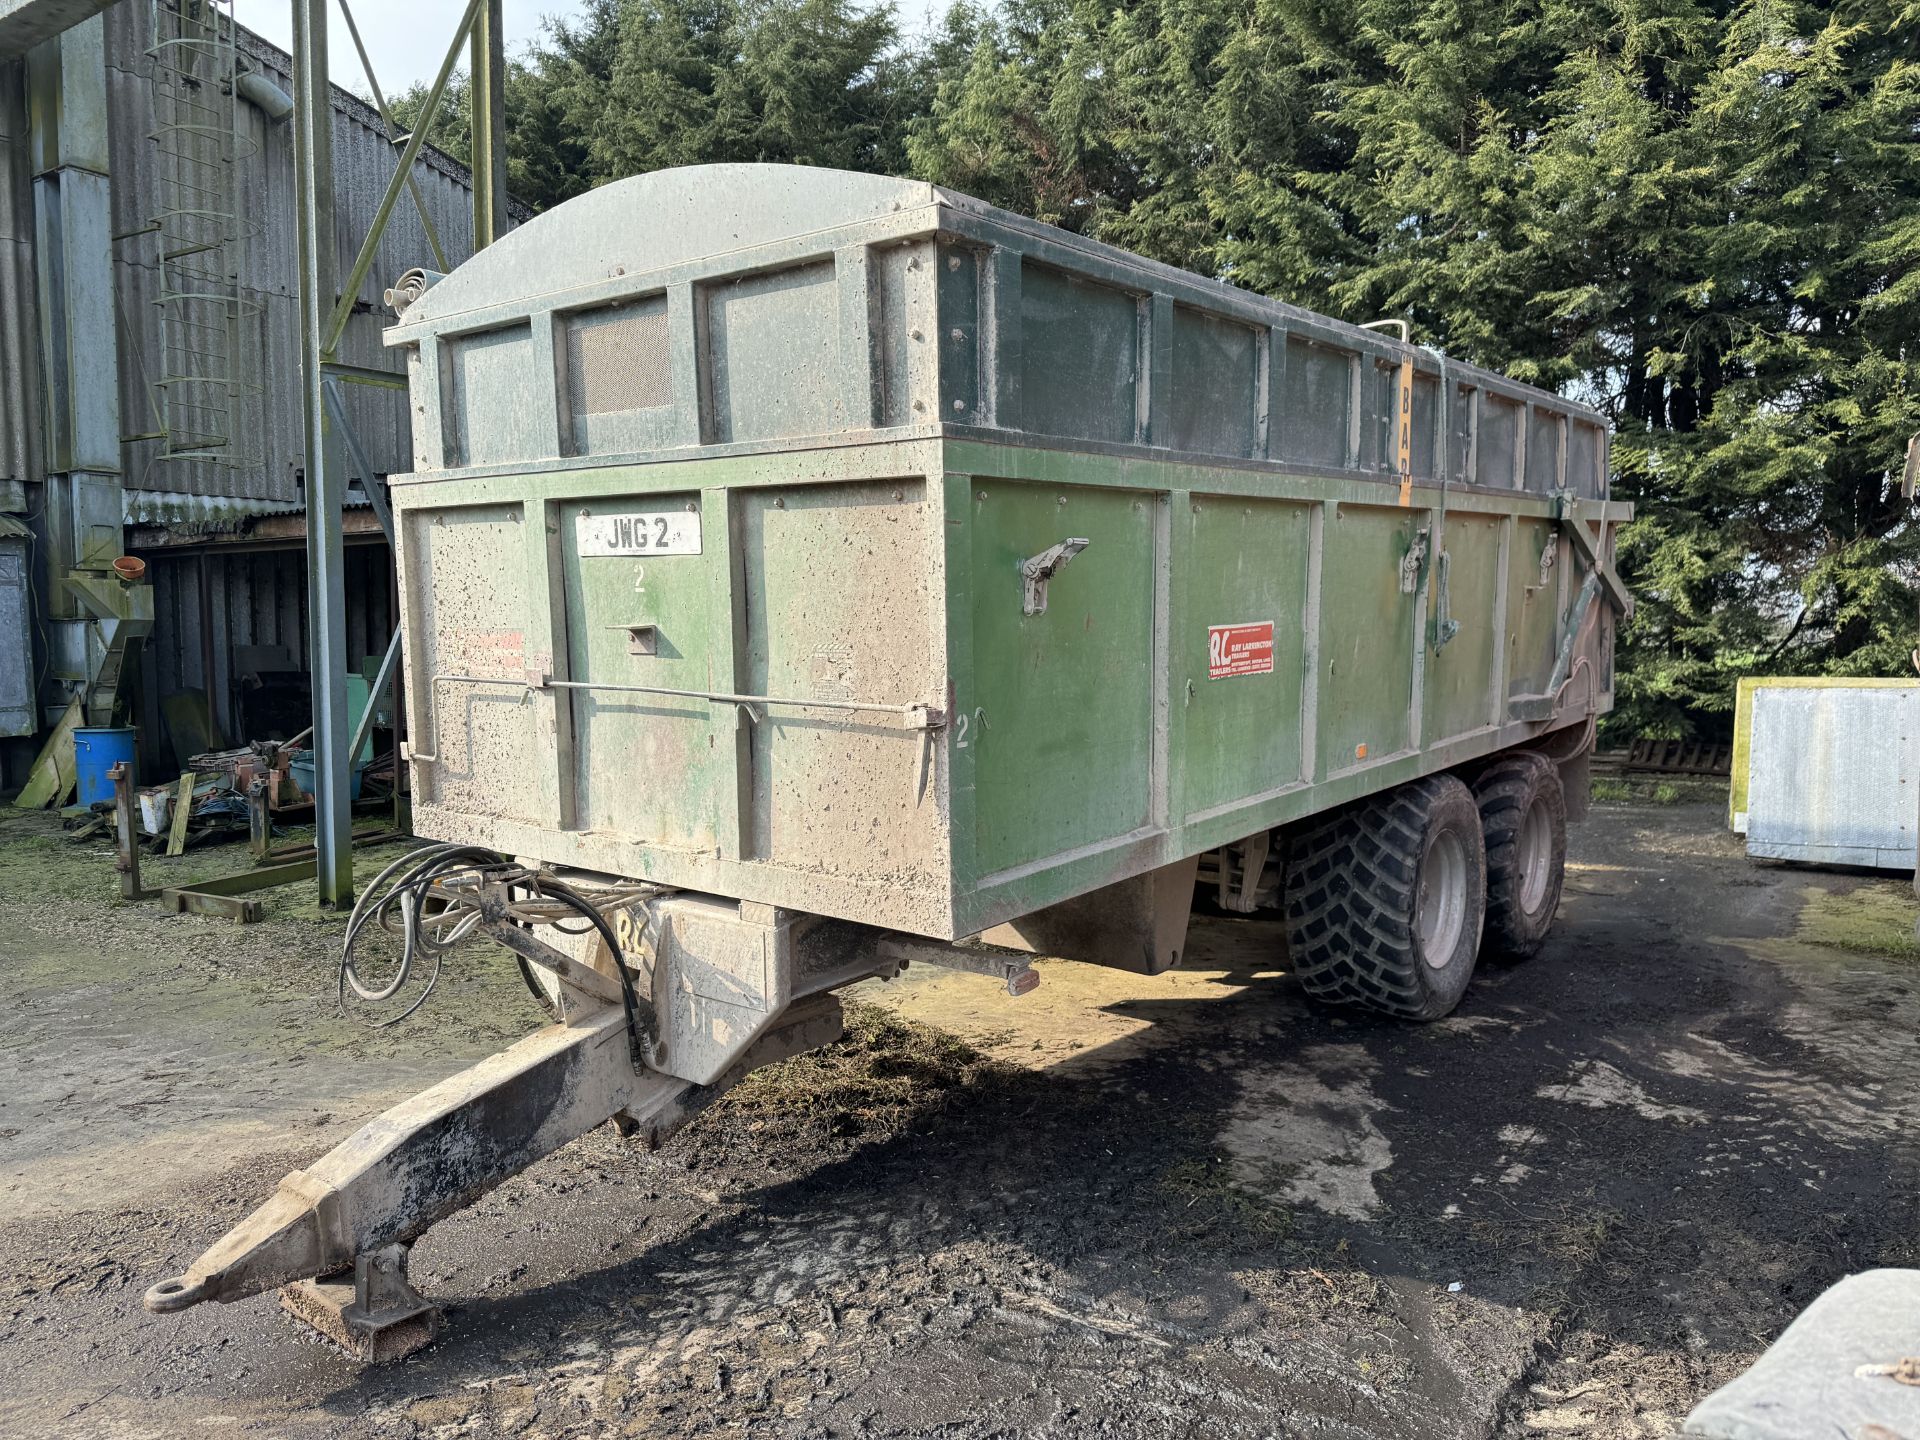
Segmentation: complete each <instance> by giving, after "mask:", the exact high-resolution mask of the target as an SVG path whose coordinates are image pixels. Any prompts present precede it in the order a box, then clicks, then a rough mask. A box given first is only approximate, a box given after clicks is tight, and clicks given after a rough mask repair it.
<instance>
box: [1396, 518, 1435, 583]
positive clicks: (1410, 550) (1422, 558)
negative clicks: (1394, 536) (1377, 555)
mask: <svg viewBox="0 0 1920 1440" xmlns="http://www.w3.org/2000/svg"><path fill="white" fill-rule="evenodd" d="M1427 533H1428V532H1427V527H1426V526H1424V525H1422V526H1421V527H1420V528H1419V529H1418V530H1416V531H1414V532H1413V543H1412V544H1411V545H1409V546H1408V547H1407V553H1406V554H1405V555H1402V556H1401V557H1400V593H1401V594H1402V595H1411V594H1413V592H1414V591H1415V590H1417V589H1418V588H1419V586H1420V567H1421V566H1422V565H1424V564H1426V563H1427Z"/></svg>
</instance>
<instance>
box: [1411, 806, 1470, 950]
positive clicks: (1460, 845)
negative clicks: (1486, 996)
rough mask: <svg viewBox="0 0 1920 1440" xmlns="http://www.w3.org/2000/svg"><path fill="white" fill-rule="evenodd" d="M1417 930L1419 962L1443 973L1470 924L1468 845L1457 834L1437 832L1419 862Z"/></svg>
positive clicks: (1429, 840)
mask: <svg viewBox="0 0 1920 1440" xmlns="http://www.w3.org/2000/svg"><path fill="white" fill-rule="evenodd" d="M1418 906H1419V908H1418V910H1417V911H1416V912H1415V914H1416V928H1417V930H1418V932H1419V935H1420V958H1421V959H1422V960H1424V961H1426V962H1427V964H1428V965H1430V966H1432V967H1433V968H1434V969H1435V970H1438V969H1440V968H1441V967H1442V966H1444V965H1445V964H1446V963H1447V962H1448V961H1449V960H1451V959H1453V955H1454V952H1455V951H1456V950H1458V949H1459V948H1460V932H1461V930H1462V929H1463V928H1464V927H1465V925H1466V923H1467V845H1466V842H1465V841H1464V840H1462V839H1461V838H1460V835H1459V833H1458V832H1457V831H1454V830H1451V829H1448V830H1440V831H1437V832H1436V833H1435V834H1434V835H1433V836H1431V837H1430V838H1429V839H1428V841H1427V853H1426V854H1425V855H1423V856H1422V857H1421V858H1420V893H1419V899H1418Z"/></svg>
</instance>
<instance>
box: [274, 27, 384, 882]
mask: <svg viewBox="0 0 1920 1440" xmlns="http://www.w3.org/2000/svg"><path fill="white" fill-rule="evenodd" d="M292 3H293V41H294V44H293V87H294V91H295V95H296V100H297V104H296V107H295V112H294V153H295V156H296V164H295V167H294V169H295V192H296V197H297V199H298V201H299V219H300V224H299V233H300V243H299V255H300V285H299V306H300V346H301V374H300V382H301V408H302V418H303V420H304V421H305V426H306V447H305V459H306V472H307V617H308V619H307V624H308V659H309V671H310V674H311V676H312V681H313V769H314V777H313V778H314V786H313V790H314V793H313V815H314V834H313V840H314V874H315V877H316V879H317V880H318V881H319V891H320V903H321V904H322V905H334V906H338V905H344V904H346V903H348V902H350V901H351V900H352V898H353V815H352V809H351V804H352V801H351V797H350V793H349V786H350V782H351V774H350V768H349V755H350V752H349V751H348V750H347V748H346V744H345V742H346V739H347V685H346V677H347V657H346V634H347V591H346V555H345V551H344V547H343V545H342V541H341V520H342V513H341V512H342V502H343V500H344V498H345V495H344V491H345V467H344V466H342V465H341V464H340V456H339V449H340V443H339V437H338V434H337V432H336V431H335V430H334V429H333V427H331V426H330V425H328V423H327V385H326V382H327V374H326V369H325V366H324V364H323V361H324V359H325V357H326V353H327V351H329V350H330V349H331V348H332V343H331V341H330V340H329V339H328V336H329V334H330V333H331V331H332V329H333V328H334V327H333V326H332V325H331V324H330V323H329V321H328V318H327V308H328V306H330V305H331V304H332V303H333V297H334V296H335V295H336V294H338V293H339V291H338V290H337V289H336V287H335V285H334V277H335V275H336V273H337V268H338V259H339V257H338V255H337V253H336V250H335V243H336V242H335V240H334V230H333V143H332V140H333V95H332V86H331V84H330V83H329V81H328V77H327V6H328V4H329V0H292ZM384 220H385V217H384V215H383V216H382V217H381V222H380V223H384ZM379 233H380V225H379V224H376V225H375V227H374V238H375V239H377V238H378V236H379ZM355 288H356V287H354V286H349V287H348V288H347V291H346V293H345V295H344V296H343V297H342V298H343V301H344V303H345V304H346V306H347V308H348V310H351V308H352V297H353V292H354V289H355Z"/></svg>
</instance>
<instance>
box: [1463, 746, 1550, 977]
mask: <svg viewBox="0 0 1920 1440" xmlns="http://www.w3.org/2000/svg"><path fill="white" fill-rule="evenodd" d="M1473 796H1474V799H1475V800H1477V801H1478V802H1479V804H1480V826H1481V829H1482V830H1483V831H1484V832H1485V834H1486V841H1487V937H1486V951H1487V954H1488V955H1490V956H1495V957H1497V958H1499V959H1502V960H1507V961H1517V960H1525V959H1527V958H1528V957H1529V956H1530V955H1532V954H1533V953H1534V951H1536V950H1538V949H1539V948H1540V945H1541V942H1542V941H1544V940H1545V939H1546V938H1547V931H1549V930H1550V929H1552V928H1553V917H1554V915H1555V913H1556V912H1557V911H1558V910H1559V909H1560V887H1561V885H1562V884H1563V883H1564V881H1565V880H1566V873H1567V797H1566V792H1565V791H1564V790H1562V789H1561V787H1560V772H1559V770H1558V769H1557V768H1556V767H1555V765H1554V764H1553V762H1552V761H1551V760H1548V759H1547V758H1546V757H1545V756H1542V755H1535V754H1532V753H1530V752H1526V751H1522V752H1520V753H1519V754H1515V755H1507V756H1503V757H1502V758H1501V759H1499V760H1496V761H1494V763H1493V764H1491V765H1489V766H1488V767H1487V768H1486V769H1485V770H1482V771H1481V772H1480V777H1479V778H1478V779H1477V780H1475V781H1474V785H1473Z"/></svg>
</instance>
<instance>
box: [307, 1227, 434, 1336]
mask: <svg viewBox="0 0 1920 1440" xmlns="http://www.w3.org/2000/svg"><path fill="white" fill-rule="evenodd" d="M407 1249H408V1247H406V1246H405V1245H388V1246H385V1247H384V1248H382V1249H379V1250H375V1251H374V1252H373V1253H372V1254H369V1255H362V1256H360V1257H359V1258H358V1259H357V1260H355V1261H354V1262H353V1269H352V1270H350V1271H342V1272H341V1273H339V1274H337V1275H323V1276H322V1277H320V1278H319V1279H318V1280H302V1281H300V1282H298V1283H297V1284H293V1285H283V1286H282V1287H281V1288H280V1305H281V1308H282V1309H284V1310H285V1311H286V1312H287V1313H288V1314H289V1315H291V1316H293V1318H294V1319H296V1320H304V1321H305V1322H306V1323H307V1324H309V1325H311V1326H312V1327H313V1328H314V1329H316V1330H318V1331H319V1332H320V1333H321V1334H322V1335H324V1336H326V1337H327V1338H328V1339H329V1340H331V1341H333V1342H334V1343H335V1344H336V1345H338V1346H340V1347H341V1348H342V1349H343V1350H345V1351H347V1352H348V1353H349V1354H351V1355H353V1356H354V1357H355V1358H357V1359H360V1360H364V1361H367V1362H369V1363H378V1362H380V1361H382V1360H398V1359H400V1358H401V1357H402V1356H406V1355H411V1354H413V1352H414V1351H416V1350H421V1349H424V1348H425V1347H426V1346H428V1345H431V1344H432V1343H433V1340H434V1337H435V1336H436V1335H438V1334H439V1333H440V1318H441V1317H440V1309H439V1307H438V1306H436V1305H435V1304H433V1302H432V1301H430V1300H428V1299H427V1298H426V1296H424V1295H422V1294H421V1293H420V1292H419V1291H418V1290H415V1289H414V1288H413V1286H411V1285H409V1284H408V1283H407Z"/></svg>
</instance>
